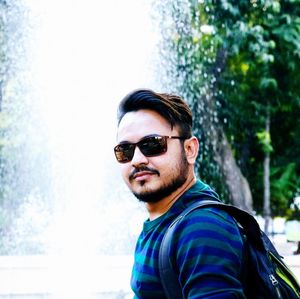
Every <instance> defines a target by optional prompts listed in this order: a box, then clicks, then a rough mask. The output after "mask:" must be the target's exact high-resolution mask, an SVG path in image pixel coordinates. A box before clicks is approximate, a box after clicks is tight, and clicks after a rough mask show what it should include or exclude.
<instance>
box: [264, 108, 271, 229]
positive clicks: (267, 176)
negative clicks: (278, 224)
mask: <svg viewBox="0 0 300 299" xmlns="http://www.w3.org/2000/svg"><path fill="white" fill-rule="evenodd" d="M266 134H267V135H268V136H269V135H270V113H269V111H268V112H267V117H266ZM263 183H264V208H263V215H264V219H265V226H264V232H265V233H266V234H269V227H270V222H271V203H270V152H269V151H266V152H265V158H264V182H263Z"/></svg>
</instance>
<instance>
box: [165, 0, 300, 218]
mask: <svg viewBox="0 0 300 299" xmlns="http://www.w3.org/2000/svg"><path fill="white" fill-rule="evenodd" d="M161 6H162V7H160V9H161V10H162V11H163V15H162V17H161V20H162V23H161V24H160V26H161V27H162V32H163V35H164V40H163V41H162V43H163V46H162V48H163V49H164V50H165V52H164V53H162V57H165V58H166V60H165V63H164V64H163V67H162V69H166V73H165V74H163V75H164V78H165V79H166V78H172V79H171V80H170V81H171V82H167V80H166V81H163V86H164V87H166V86H168V87H169V88H170V89H171V90H172V91H174V92H179V93H180V94H181V95H183V96H184V97H185V98H186V99H187V100H188V101H189V102H190V104H191V106H192V107H193V112H194V115H195V118H196V120H197V121H196V123H195V128H194V131H195V133H196V135H197V136H198V137H199V138H200V145H201V149H200V159H199V161H198V169H199V172H200V173H201V176H202V177H204V178H205V180H207V181H208V182H209V183H212V185H213V186H216V187H217V188H220V187H221V186H222V185H224V184H222V180H220V173H219V172H218V169H217V167H216V163H215V161H214V158H213V157H212V156H211V153H212V151H211V149H210V146H211V145H209V144H208V143H207V138H208V136H207V134H209V133H210V128H209V124H211V123H212V122H214V124H215V125H217V126H222V128H223V129H224V130H225V131H226V134H227V138H228V140H229V141H230V143H231V146H232V149H233V151H234V153H235V158H236V160H237V161H238V164H239V166H240V168H241V170H242V172H243V173H244V174H245V175H246V177H247V178H248V181H249V183H250V186H251V190H252V193H253V198H254V201H255V202H254V204H255V208H256V209H257V211H258V212H259V211H261V209H262V200H263V198H262V197H263V173H262V164H263V160H264V155H265V153H269V154H270V155H271V174H272V175H271V206H272V209H273V213H274V214H278V213H279V214H284V211H286V209H287V208H288V202H289V200H290V199H291V197H293V195H294V193H295V192H296V191H295V190H296V189H295V188H296V185H297V184H298V186H299V181H297V180H295V178H296V177H299V174H300V160H299V159H300V158H299V157H300V125H299V122H300V109H299V108H300V84H299V82H300V71H299V70H300V59H299V58H300V56H299V53H300V52H299V49H300V5H299V1H295V0H294V1H291V0H284V1H279V0H265V1H264V0H257V1H248V0H247V1H246V0H241V1H234V0H222V1H218V0H207V1H196V0H189V1H188V0H186V1H184V0H176V1H164V4H161ZM166 20H167V21H166ZM164 24H168V26H169V27H170V26H171V28H172V29H169V30H164V29H165V28H166V25H164ZM170 36H171V37H173V38H170ZM164 54H165V55H164ZM216 111H217V115H216ZM267 118H269V119H270V133H268V132H266V129H265V124H266V119H267ZM290 165H293V167H292V166H290ZM291 169H293V171H291ZM275 170H276V171H275ZM218 191H220V189H218ZM223 191H224V192H226V190H223Z"/></svg>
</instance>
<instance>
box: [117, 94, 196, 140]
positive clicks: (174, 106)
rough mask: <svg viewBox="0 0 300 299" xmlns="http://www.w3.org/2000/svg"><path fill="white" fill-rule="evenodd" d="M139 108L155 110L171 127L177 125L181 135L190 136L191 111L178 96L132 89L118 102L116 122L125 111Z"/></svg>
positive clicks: (191, 124)
mask: <svg viewBox="0 0 300 299" xmlns="http://www.w3.org/2000/svg"><path fill="white" fill-rule="evenodd" d="M141 109H148V110H152V111H155V112H157V113H158V114H160V115H161V116H162V117H163V118H164V119H165V120H166V121H168V122H169V123H170V126H171V129H173V127H174V126H178V128H179V130H180V132H179V133H180V134H181V136H183V137H186V138H190V137H191V136H192V126H193V116H192V111H191V110H190V108H189V106H188V105H187V103H186V102H185V101H184V100H183V99H182V98H181V97H180V96H177V95H173V94H167V93H157V92H154V91H152V90H150V89H137V90H134V91H132V92H130V93H129V94H128V95H126V96H125V97H124V98H123V99H122V101H121V102H120V104H119V109H118V124H119V123H120V121H121V120H122V118H123V116H124V115H125V114H126V113H128V112H132V111H138V110H141Z"/></svg>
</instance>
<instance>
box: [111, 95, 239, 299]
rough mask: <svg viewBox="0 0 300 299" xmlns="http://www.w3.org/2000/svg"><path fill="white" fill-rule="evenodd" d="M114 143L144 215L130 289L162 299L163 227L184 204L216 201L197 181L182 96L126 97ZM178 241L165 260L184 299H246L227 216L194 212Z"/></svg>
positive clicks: (234, 229) (217, 212) (179, 230)
mask: <svg viewBox="0 0 300 299" xmlns="http://www.w3.org/2000/svg"><path fill="white" fill-rule="evenodd" d="M117 142H118V145H117V146H116V147H115V148H114V151H115V156H116V159H117V161H118V162H120V167H121V173H122V177H123V179H124V181H125V183H126V184H127V186H128V187H129V189H130V190H131V191H132V193H133V194H134V195H135V196H136V197H137V198H138V199H139V200H140V201H142V202H144V203H145V206H146V208H147V210H148V212H149V219H148V220H146V221H145V222H144V227H143V230H142V232H141V234H140V236H139V238H138V240H137V244H136V249H135V260H134V265H133V270H132V277H131V287H132V290H133V292H134V294H135V298H142V299H148V298H149V299H153V298H157V299H163V298H166V295H165V294H164V290H163V287H162V284H161V282H160V277H159V269H158V253H159V248H160V244H161V240H162V238H163V236H164V233H165V231H166V229H167V228H168V226H169V225H170V223H171V222H172V220H174V219H175V218H176V216H178V215H179V214H180V212H182V211H183V210H184V209H185V208H186V207H187V206H189V205H191V204H192V203H194V202H195V201H199V200H202V199H215V200H217V199H218V196H217V194H216V193H215V192H214V191H213V190H212V189H211V188H210V187H209V186H208V185H206V184H204V183H203V182H202V181H200V180H197V179H196V176H195V172H194V164H195V161H196V157H197V154H198V149H199V143H198V140H197V138H196V137H195V136H193V135H192V113H191V111H190V109H189V107H188V106H187V104H186V103H185V102H184V101H183V100H182V99H181V98H180V97H178V96H175V95H169V94H160V93H156V92H154V91H151V90H146V89H140V90H135V91H133V92H132V93H130V94H128V95H127V96H126V97H125V98H124V99H123V100H122V101H121V103H120V105H119V115H118V130H117ZM175 235H176V238H174V240H173V241H172V246H171V249H170V257H171V260H172V263H173V267H174V269H175V271H176V273H177V275H178V279H179V282H180V285H181V288H182V293H183V296H184V298H189V299H191V298H214V299H219V298H222V299H229V298H245V295H244V293H243V287H242V283H241V280H242V265H243V240H242V237H241V235H240V232H239V229H238V226H237V225H236V223H235V222H234V220H233V219H232V218H231V217H230V216H229V215H228V214H227V213H226V212H224V211H220V210H218V209H216V208H214V207H206V208H203V209H197V210H195V211H193V212H192V213H190V214H189V215H188V216H187V217H186V219H185V221H183V222H182V223H181V224H180V225H179V226H178V228H177V232H176V234H175Z"/></svg>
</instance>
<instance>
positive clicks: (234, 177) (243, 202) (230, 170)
mask: <svg viewBox="0 0 300 299" xmlns="http://www.w3.org/2000/svg"><path fill="white" fill-rule="evenodd" d="M219 130H220V133H219V140H218V144H217V146H216V149H215V159H216V161H217V163H218V166H219V167H220V169H221V171H222V174H223V177H224V182H225V184H226V186H227V189H228V191H229V193H230V197H231V201H232V203H233V204H234V205H235V206H237V207H240V208H242V209H244V210H246V211H248V212H250V213H252V212H253V208H252V205H253V201H252V194H251V191H250V186H249V183H248V181H247V179H246V178H245V177H244V176H243V174H242V172H241V170H240V168H239V166H238V165H237V163H236V160H235V158H234V156H233V152H232V149H231V146H230V144H229V142H228V140H227V137H226V136H225V133H224V132H223V130H221V129H219Z"/></svg>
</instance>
